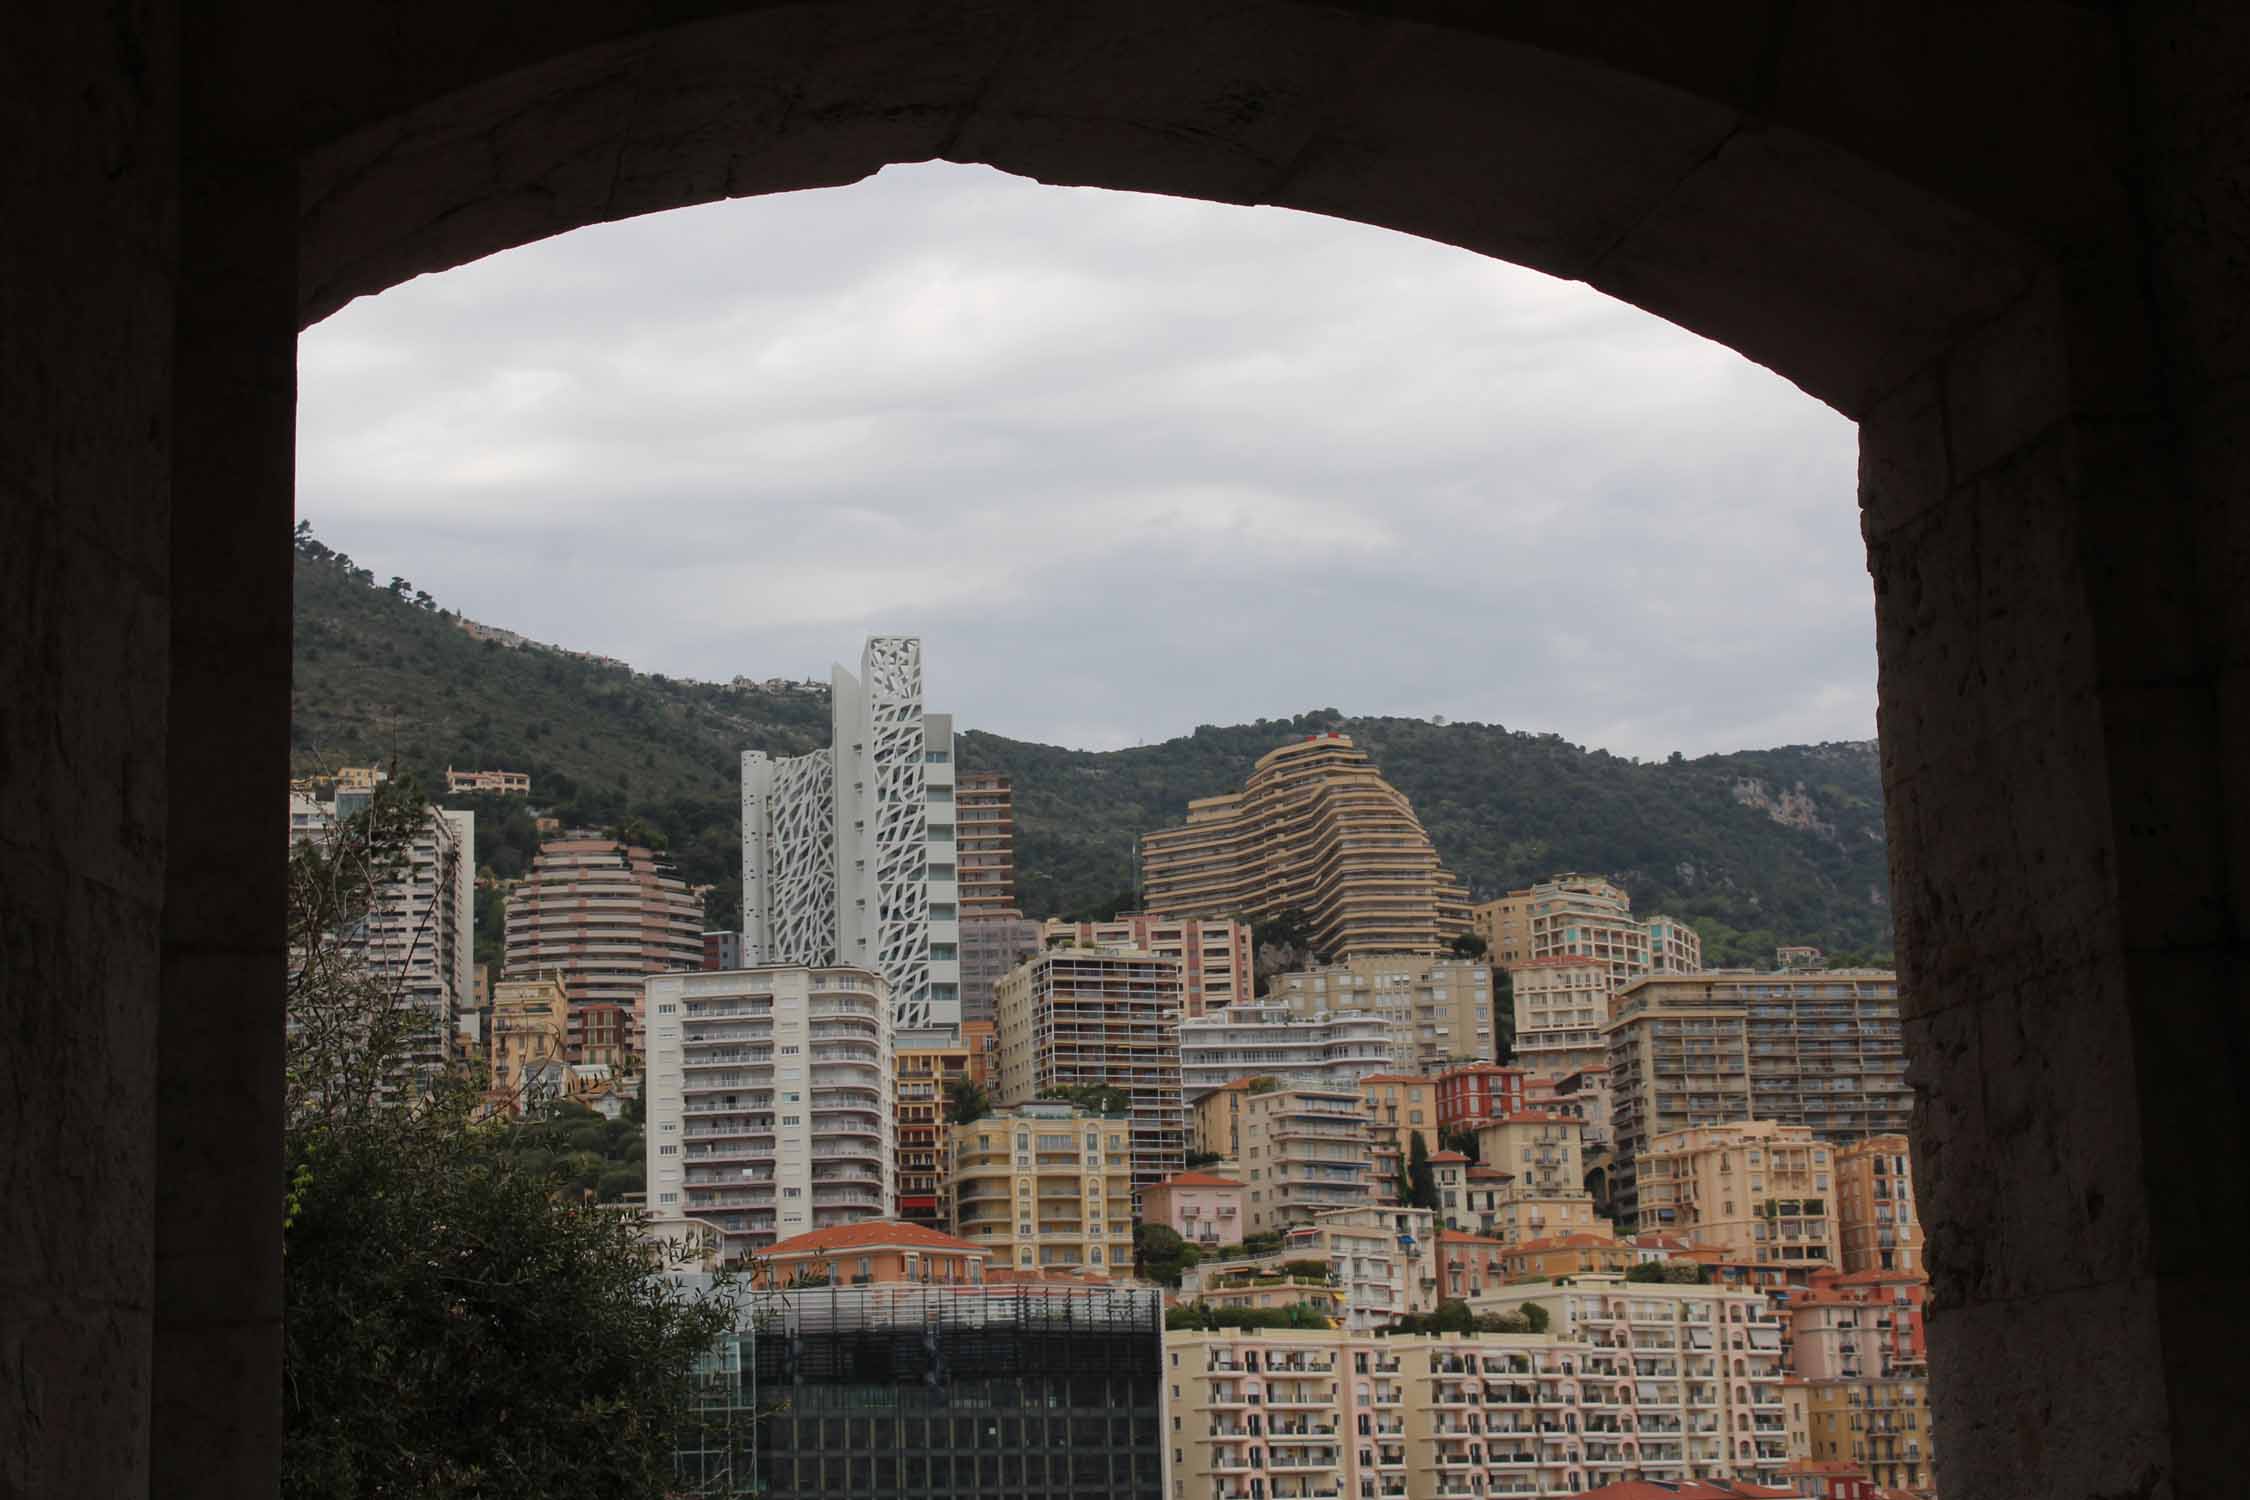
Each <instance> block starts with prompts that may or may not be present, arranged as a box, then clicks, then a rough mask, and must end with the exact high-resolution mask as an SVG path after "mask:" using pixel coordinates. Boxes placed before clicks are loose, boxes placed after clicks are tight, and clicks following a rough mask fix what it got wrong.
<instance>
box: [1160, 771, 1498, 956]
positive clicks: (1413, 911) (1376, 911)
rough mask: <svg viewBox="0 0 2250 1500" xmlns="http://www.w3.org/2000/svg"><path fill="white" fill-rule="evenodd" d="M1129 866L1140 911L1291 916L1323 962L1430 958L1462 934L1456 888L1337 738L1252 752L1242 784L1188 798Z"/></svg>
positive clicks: (1386, 789) (1404, 805)
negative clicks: (1144, 907)
mask: <svg viewBox="0 0 2250 1500" xmlns="http://www.w3.org/2000/svg"><path fill="white" fill-rule="evenodd" d="M1141 864H1142V876H1143V880H1144V882H1145V885H1146V890H1147V902H1148V905H1149V908H1150V909H1151V910H1152V911H1165V912H1177V913H1180V914H1182V915H1187V916H1206V917H1223V916H1243V917H1248V918H1250V919H1252V920H1259V919H1263V918H1266V917H1270V916H1274V915H1277V914H1279V913H1281V912H1284V911H1289V910H1296V911H1301V912H1303V913H1304V914H1305V916H1306V918H1307V919H1308V920H1309V921H1310V922H1311V925H1312V947H1313V950H1314V951H1315V952H1317V953H1321V954H1325V955H1327V956H1329V957H1331V958H1339V959H1341V958H1354V957H1358V956H1361V955H1365V954H1373V953H1425V954H1438V953H1443V952H1445V951H1446V949H1447V947H1448V946H1449V945H1450V944H1451V943H1452V941H1453V939H1454V938H1456V937H1458V936H1460V935H1461V934H1463V933H1465V932H1466V931H1468V925H1469V923H1468V893H1467V890H1466V888H1465V887H1464V886H1463V885H1462V884H1461V881H1460V879H1459V877H1457V876H1455V875H1454V874H1452V873H1451V872H1450V871H1448V870H1446V869H1444V868H1443V867H1442V866H1441V865H1440V864H1439V863H1438V857H1437V850H1436V849H1435V848H1434V847H1433V846H1432V845H1431V843H1430V837H1429V834H1428V833H1427V832H1426V831H1425V830H1424V829H1423V827H1422V824H1421V821H1420V820H1419V819H1418V818H1416V817H1415V816H1414V808H1413V805H1412V804H1411V803H1409V802H1408V801H1407V799H1406V797H1405V795H1404V794H1403V793H1401V792H1400V791H1398V789H1397V788H1395V787H1393V786H1392V785H1391V784H1390V783H1389V782H1387V781H1385V780H1384V779H1383V777H1382V774H1381V773H1380V772H1379V771H1377V770H1376V769H1375V767H1374V765H1373V764H1372V763H1371V762H1370V761H1369V760H1368V758H1367V756H1366V755H1365V754H1364V753H1363V752H1361V751H1359V750H1357V749H1355V748H1353V745H1352V742H1351V740H1350V738H1349V737H1348V736H1345V735H1341V734H1333V733H1330V734H1316V735H1308V736H1306V737H1305V738H1304V739H1302V740H1298V741H1294V742H1292V743H1290V744H1286V745H1283V746H1281V747H1279V748H1278V749H1275V750H1272V751H1269V752H1268V753H1266V754H1265V755H1263V756H1261V757H1259V759H1258V763H1257V764H1256V766H1254V767H1253V768H1252V770H1251V772H1250V779H1249V781H1248V783H1247V784H1246V785H1245V786H1244V788H1243V790H1242V791H1240V792H1235V793H1229V794H1227V795H1224V796H1219V797H1205V798H1201V799H1199V800H1197V801H1194V802H1190V803H1189V804H1188V815H1187V822H1186V824H1185V825H1184V826H1182V827H1179V828H1169V829H1164V830H1161V831H1159V832H1156V833H1151V834H1146V835H1144V836H1143V837H1142V839H1141Z"/></svg>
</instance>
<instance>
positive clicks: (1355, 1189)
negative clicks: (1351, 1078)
mask: <svg viewBox="0 0 2250 1500" xmlns="http://www.w3.org/2000/svg"><path fill="white" fill-rule="evenodd" d="M1241 1130H1242V1155H1241V1158H1240V1161H1239V1162H1238V1166H1239V1168H1240V1171H1241V1175H1242V1180H1243V1182H1244V1183H1245V1185H1246V1187H1247V1193H1246V1198H1247V1202H1246V1204H1245V1205H1244V1210H1243V1211H1244V1213H1245V1214H1247V1215H1248V1228H1249V1232H1250V1233H1252V1234H1268V1233H1272V1232H1274V1231H1276V1230H1281V1229H1286V1228H1288V1227H1290V1226H1291V1225H1293V1224H1309V1223H1311V1222H1312V1221H1313V1218H1314V1216H1315V1215H1317V1214H1319V1213H1321V1212H1322V1211H1323V1210H1326V1209H1332V1208H1358V1207H1361V1206H1363V1205H1366V1204H1369V1203H1372V1202H1373V1201H1374V1187H1375V1184H1374V1171H1375V1156H1374V1152H1373V1149H1372V1143H1371V1141H1370V1139H1369V1134H1368V1125H1367V1117H1366V1115H1364V1114H1362V1113H1361V1112H1360V1105H1359V1095H1358V1093H1357V1092H1355V1091H1354V1090H1352V1089H1349V1088H1340V1089H1339V1088H1290V1089H1275V1090H1273V1091H1271V1092H1268V1093H1256V1092H1248V1093H1246V1094H1245V1095H1244V1097H1243V1100H1242V1126H1241Z"/></svg>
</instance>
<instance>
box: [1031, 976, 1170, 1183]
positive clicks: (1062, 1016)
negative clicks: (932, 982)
mask: <svg viewBox="0 0 2250 1500" xmlns="http://www.w3.org/2000/svg"><path fill="white" fill-rule="evenodd" d="M1179 990H1180V981H1179V971H1178V965H1177V964H1175V963H1174V962H1173V961H1172V960H1171V959H1168V958H1158V957H1157V956H1155V955H1154V954H1151V953H1139V952H1133V951H1129V950H1127V951H1120V950H1095V949H1083V948H1059V949H1055V950H1053V951H1051V952H1047V953H1041V954H1038V955H1036V956H1034V957H1032V958H1029V959H1026V960H1025V961H1024V962H1023V963H1021V964H1018V965H1017V966H1016V967H1015V968H1014V969H1013V970H1012V971H1010V973H1009V975H1008V977H1007V978H1005V979H1003V980H1001V981H1000V984H999V987H998V989H997V991H996V992H995V1001H996V1010H997V1014H996V1016H995V1020H996V1021H997V1023H998V1030H999V1043H1000V1045H999V1056H1000V1068H999V1075H998V1084H997V1087H996V1089H995V1093H996V1096H997V1098H998V1101H999V1102H1000V1103H1002V1104H1009V1105H1014V1104H1029V1103H1031V1102H1032V1101H1034V1100H1037V1099H1040V1098H1042V1097H1045V1096H1046V1095H1048V1094H1051V1093H1052V1092H1054V1091H1055V1090H1057V1089H1065V1088H1074V1087H1083V1086H1094V1087H1103V1088H1113V1089H1116V1090H1118V1091H1119V1092H1120V1093H1122V1094H1124V1095H1125V1097H1126V1099H1127V1101H1128V1103H1129V1107H1130V1118H1129V1121H1128V1124H1129V1127H1130V1137H1131V1138H1130V1140H1129V1142H1128V1146H1129V1149H1130V1150H1131V1153H1132V1158H1133V1186H1134V1189H1135V1190H1136V1191H1138V1190H1139V1189H1141V1188H1143V1187H1147V1186H1149V1185H1151V1184H1153V1183H1158V1182H1162V1181H1163V1180H1164V1179H1165V1178H1167V1177H1170V1176H1172V1175H1173V1174H1174V1173H1176V1172H1181V1171H1184V1170H1186V1167H1187V1116H1186V1106H1185V1101H1184V1100H1183V1099H1182V1097H1181V1094H1180V1002H1179Z"/></svg>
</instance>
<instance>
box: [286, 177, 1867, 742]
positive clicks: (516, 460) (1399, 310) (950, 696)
mask: <svg viewBox="0 0 2250 1500" xmlns="http://www.w3.org/2000/svg"><path fill="white" fill-rule="evenodd" d="M301 363H302V375H303V380H302V391H301V397H300V416H299V423H300V431H299V444H298V513H299V515H300V516H302V517H304V518H306V519H309V520H310V521H311V522H312V523H313V526H314V528H315V530H316V531H317V532H318V534H319V535H320V536H321V537H322V538H323V539H324V540H325V541H327V542H328V543H329V544H330V545H332V546H335V547H339V548H341V549H342V550H344V551H346V552H349V553H351V554H352V555H353V557H354V559H355V560H356V561H357V562H359V563H360V564H361V565H362V566H364V567H368V568H371V569H373V570H374V572H375V573H376V574H377V575H378V576H379V577H383V578H388V577H390V576H391V575H392V574H394V573H397V574H403V575H405V576H406V577H408V578H410V579H411V580H412V581H413V582H414V583H415V585H416V586H417V587H420V588H424V589H427V590H429V591H430V592H431V593H433V594H435V595H436V596H437V597H438V599H439V601H440V602H441V603H443V604H445V605H447V606H449V607H451V608H454V609H457V610H460V611H462V612H463V613H466V614H468V615H469V616H471V617H472V618H475V619H478V620H483V621H486V622H488V623H491V624H495V625H503V626H506V627H508V628H510V629H514V630H520V631H523V632H525V633H527V634H529V635H531V636H534V637H536V638H538V639H542V640H549V641H555V642H559V643H561V644H563V645H566V646H570V647H573V648H576V649H581V650H590V651H596V652H600V653H602V654H605V655H611V656H619V657H623V658H624V659H626V660H627V661H630V662H631V663H633V665H634V666H636V667H639V668H641V669H642V670H644V671H658V672H665V673H668V674H671V675H674V676H688V677H701V678H706V679H714V680H720V681H723V680H726V679H728V678H731V677H733V676H735V675H737V674H746V675H749V676H753V677H771V676H789V677H803V676H823V677H824V676H825V675H826V673H827V668H828V664H829V663H830V662H831V661H836V660H841V661H845V662H847V663H855V662H856V661H857V659H858V655H859V646H860V641H861V639H862V637H864V636H865V635H867V634H869V633H870V632H896V633H910V634H918V635H920V636H922V637H923V639H924V641H925V643H926V645H925V661H926V675H927V679H928V688H929V697H930V706H931V708H933V709H936V710H940V711H944V710H950V711H952V712H953V713H954V714H955V715H956V716H957V723H958V724H959V726H960V727H962V728H973V729H989V730H994V731H997V732H999V733H1003V734H1008V735H1014V736H1017V737H1020V738H1026V739H1035V740H1043V741H1047V742H1050V743H1056V744H1064V745H1073V746H1081V747H1087V748H1111V747H1115V746H1119V745H1130V744H1134V743H1136V742H1140V741H1144V740H1149V741H1153V740H1158V739H1163V738H1166V737H1169V736H1171V735H1175V734H1181V733H1185V732H1187V731H1189V730H1191V729H1193V728H1194V727H1195V725H1197V724H1198V723H1219V724H1225V723H1236V722H1240V721H1244V720H1249V719H1255V718H1259V717H1262V716H1263V717H1279V716H1282V715H1286V714H1294V713H1298V712H1301V711H1303V710H1305V709H1308V708H1319V707H1330V706H1332V707H1335V708H1339V709H1342V710H1344V711H1345V712H1347V713H1360V714H1400V715H1413V716H1422V717H1427V716H1432V715H1444V716H1446V717H1447V718H1450V719H1456V720H1459V719H1481V720H1484V721H1487V722H1496V723H1504V724H1506V725H1508V726H1509V727H1510V728H1513V729H1529V730H1539V731H1546V730H1553V731H1555V732H1558V733H1560V734H1562V735H1563V736H1565V737H1566V738H1568V739H1572V740H1575V741H1578V742H1580V743H1583V744H1588V745H1596V746H1601V747H1604V748H1607V749H1610V750H1613V751H1615V752H1617V753H1619V754H1621V755H1640V756H1645V757H1656V756H1661V755H1664V754H1666V753H1667V752H1669V751H1672V750H1675V749H1678V750H1684V751H1686V752H1687V753H1689V754H1700V753H1703V752H1706V751H1713V750H1732V749H1744V748H1752V747H1761V746H1766V745H1773V744H1781V743H1791V742H1799V741H1808V740H1823V739H1864V738H1869V737H1871V736H1872V735H1873V734H1874V732H1875V729H1874V704H1875V651H1874V622H1873V601H1872V594H1871V591H1870V586H1869V583H1868V578H1867V572H1866V567H1865V560H1864V553H1863V551H1862V548H1861V545H1860V540H1859V533H1858V518H1857V512H1856V510H1855V508H1854V502H1853V450H1854V444H1853V432H1852V427H1851V424H1850V423H1849V422H1847V421H1846V420H1844V419H1843V418H1842V417H1840V416H1838V415H1837V414H1836V413H1834V412H1833V411H1831V410H1829V409H1828V408H1827V407H1824V406H1822V405H1820V404H1819V403H1817V402H1815V401H1813V400H1812V399H1811V398H1810V397H1808V396H1806V395H1804V394H1803V393H1802V392H1800V391H1798V390H1797V389H1796V388H1795V387H1794V386H1791V385H1790V384H1788V383H1787V382H1786V381H1784V380H1782V379H1781V378H1780V377H1778V376H1776V375H1774V374H1772V373H1770V372H1769V371H1766V370H1764V369H1761V368H1759V367H1757V366H1755V365H1752V364H1750V363H1748V362H1746V361H1744V360H1743V359H1741V358H1739V357H1738V356H1736V355H1734V354H1732V353H1730V352H1729V351H1727V350H1725V349H1722V348H1720V347H1719V346H1717V345H1715V344H1711V343H1708V342H1706V341H1704V340H1702V339H1700V338H1698V337H1696V336H1695V335H1692V334H1689V333H1686V332H1683V331H1681V330H1680V329H1677V328H1674V327H1672V326H1670V325H1669V324H1666V323H1662V322H1659V321H1658V320H1656V319H1654V318H1652V317H1649V316H1648V315H1646V314H1644V313H1641V312H1638V311H1636V310H1634V309H1632V308H1630V307H1627V306H1625V305H1623V304H1622V303H1617V302H1613V301H1611V300H1609V299H1608V298H1605V297H1603V296H1601V295H1600V294H1598V293H1596V292H1593V291H1590V290H1588V289H1586V288H1584V287H1582V286H1577V285H1574V284H1571V283H1567V282H1560V281H1555V280H1551V279H1549V278H1547V277H1544V276H1541V275H1538V274H1536V273H1534V272H1531V271H1526V270H1521V269H1519V268H1517V267H1513V266H1508V265H1503V264H1501V263H1499V262H1496V261H1491V260H1485V259H1482V258H1479V257H1477V256H1473V255H1470V254H1468V253H1466V252H1463V251H1460V250H1455V249H1451V248H1448V247H1446V246H1441V245H1435V244H1431V243H1428V242H1426V241H1422V240H1416V239H1410V238H1407V237H1405V236H1403V235H1398V234H1393V233H1390V232H1388V231H1384V230H1377V229H1369V228H1365V227H1363V226H1360V225H1355V224H1347V223H1341V222H1338V221H1336V220H1332V219H1323V218H1316V217H1311V216H1307V215H1303V214H1296V213H1290V212H1287V211H1284V210H1280V209H1244V208H1232V207H1224V206H1219V205H1213V204H1204V203H1193V202H1186V201H1182V200H1179V199H1172V198H1157V197H1145V196H1141V195H1137V194H1127V193H1107V192H1099V191H1094V190H1090V189H1073V188H1048V187H1040V186H1038V185H1036V184H1033V183H1029V182H1025V181H1022V180H1020V179H1016V178H1010V177H1005V176H1002V175H1001V174H999V173H996V172H992V171H988V170H984V169H980V168H969V167H953V166H939V165H932V166H922V167H905V168H892V169H890V170H889V171H886V172H884V173H883V174H882V175H881V176H880V177H878V178H875V179H873V180H871V181H869V182H866V183H863V184H860V185H858V186H856V187H851V188H844V189H838V190H833V191H823V192H810V193H795V194H788V195H782V196H777V197H767V198H755V199H750V200H746V201H743V202H736V203H723V204H714V205H711V206H708V207H704V208H697V209H689V210H684V211H682V212H679V213H672V214H663V215H657V216H653V217H650V218H645V219H638V220H633V221H631V222H628V223H623V224H613V225H606V226H600V227H596V228H592V229H586V230H581V231H579V232H578V233H575V234H571V235H567V236H564V237H562V238H560V239H554V240H548V241H546V242H544V243H541V244H537V245H532V246H529V247H527V248H525V249H522V250H517V251H513V252H510V253H508V254H504V255H498V256H494V257H492V258H491V259H488V260H485V261H482V262H479V263H477V264H475V265H471V266H466V267H463V268H462V269H459V270H456V271H451V272H448V273H446V274H444V275H440V276H428V277H423V278H422V279H420V280H418V281H414V282H411V283H408V284H407V285H404V286H401V287H398V288H395V289H393V290H392V291H390V292H387V293H385V294H384V295H382V296H380V297H376V298H370V299H363V300H362V301H359V302H356V303H354V304H352V305H351V306H349V307H347V308H345V309H344V310H343V311H342V312H340V313H338V314H336V315H335V316H334V317H332V318H330V319H329V320H328V321H327V322H325V323H323V324H321V325H320V326H318V327H316V328H314V329H312V330H311V331H310V332H308V333H307V334H306V335H305V337H304V340H303V343H302V346H301Z"/></svg>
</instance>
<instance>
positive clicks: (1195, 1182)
mask: <svg viewBox="0 0 2250 1500" xmlns="http://www.w3.org/2000/svg"><path fill="white" fill-rule="evenodd" d="M1157 1186H1158V1187H1231V1188H1238V1187H1240V1186H1242V1184H1241V1183H1239V1182H1237V1181H1235V1180H1234V1179H1233V1178H1232V1177H1221V1176H1219V1175H1218V1174H1217V1173H1216V1172H1176V1173H1174V1174H1173V1175H1172V1176H1170V1177H1167V1178H1165V1179H1164V1180H1163V1181H1162V1182H1160V1183H1158V1184H1157Z"/></svg>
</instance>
